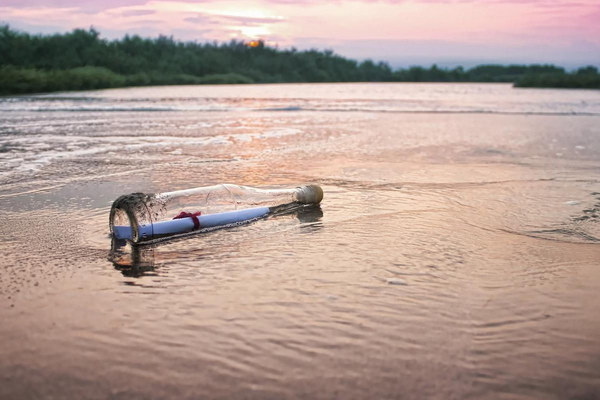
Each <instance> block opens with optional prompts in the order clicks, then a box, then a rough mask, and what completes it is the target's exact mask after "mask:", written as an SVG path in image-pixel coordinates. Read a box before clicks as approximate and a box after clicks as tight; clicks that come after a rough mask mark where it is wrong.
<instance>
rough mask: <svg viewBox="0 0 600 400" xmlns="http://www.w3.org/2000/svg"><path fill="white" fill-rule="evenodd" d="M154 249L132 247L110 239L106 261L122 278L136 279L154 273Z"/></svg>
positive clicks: (124, 241) (121, 241)
mask: <svg viewBox="0 0 600 400" xmlns="http://www.w3.org/2000/svg"><path fill="white" fill-rule="evenodd" d="M154 247H155V246H153V245H148V246H132V245H131V243H129V242H128V241H126V240H119V239H112V243H111V248H110V253H109V255H108V259H109V261H110V262H112V263H113V265H114V267H115V269H117V270H119V271H121V273H122V274H123V275H124V276H127V277H133V278H138V277H141V276H144V275H148V274H149V273H151V272H153V271H154V259H155V255H154Z"/></svg>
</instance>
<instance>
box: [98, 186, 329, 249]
mask: <svg viewBox="0 0 600 400" xmlns="http://www.w3.org/2000/svg"><path fill="white" fill-rule="evenodd" d="M322 199H323V190H322V189H321V187H320V186H318V185H305V186H299V187H297V188H295V189H259V188H254V187H249V186H239V185H233V184H219V185H214V186H205V187H198V188H193V189H183V190H177V191H174V192H165V193H132V194H128V195H124V196H121V197H119V198H118V199H116V200H115V201H114V202H113V205H112V208H111V210H110V221H109V225H110V231H111V235H112V236H113V238H114V239H118V240H129V241H131V242H132V243H141V242H145V241H150V240H153V239H157V238H160V237H165V236H171V235H180V234H186V233H189V232H192V231H195V230H199V229H204V228H212V227H216V226H223V225H230V224H235V223H240V222H244V221H250V220H253V219H257V218H261V217H265V216H266V215H268V214H270V213H272V212H273V211H275V210H276V209H277V208H279V207H281V206H285V205H294V204H295V205H306V204H319V203H320V202H321V200H322Z"/></svg>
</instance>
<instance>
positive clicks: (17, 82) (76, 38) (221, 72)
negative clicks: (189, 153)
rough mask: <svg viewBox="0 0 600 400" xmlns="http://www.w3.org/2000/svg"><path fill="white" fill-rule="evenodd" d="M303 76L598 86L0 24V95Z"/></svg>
mask: <svg viewBox="0 0 600 400" xmlns="http://www.w3.org/2000/svg"><path fill="white" fill-rule="evenodd" d="M303 82H307V83H308V82H310V83H315V82H505V83H512V84H514V86H515V87H536V88H577V89H600V74H599V72H598V68H596V67H594V66H587V67H582V68H579V69H578V70H576V71H572V72H567V71H566V70H565V69H564V68H562V67H557V66H554V65H506V66H505V65H480V66H476V67H473V68H470V69H464V68H463V67H456V68H452V69H446V68H440V67H438V66H437V65H435V64H434V65H433V66H431V67H429V68H425V67H419V66H414V67H410V68H405V69H397V70H393V69H392V68H391V67H390V66H389V65H388V64H387V63H385V62H374V61H372V60H366V61H362V62H358V61H355V60H351V59H347V58H344V57H341V56H339V55H336V54H335V53H333V52H332V51H329V50H325V51H319V50H307V51H298V50H296V49H289V50H279V49H277V48H272V47H268V46H265V44H264V43H263V42H262V41H252V42H248V43H246V42H242V41H231V42H228V43H196V42H181V41H176V40H174V39H173V38H172V37H165V36H159V37H158V38H156V39H146V38H141V37H139V36H125V37H124V38H123V39H120V40H113V41H107V40H104V39H101V38H100V34H99V32H97V31H96V30H94V29H89V30H83V29H75V30H73V31H72V32H70V33H65V34H56V35H30V34H28V33H24V32H19V31H16V30H13V29H11V28H10V27H9V26H8V25H4V26H0V95H14V94H28V93H47V92H56V91H73V90H92V89H106V88H116V87H128V86H149V85H199V84H245V83H303Z"/></svg>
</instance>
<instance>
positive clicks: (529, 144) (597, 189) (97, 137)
mask: <svg viewBox="0 0 600 400" xmlns="http://www.w3.org/2000/svg"><path fill="white" fill-rule="evenodd" d="M598 107H600V93H599V92H597V91H577V90H566V91H555V90H529V89H527V90H525V89H523V90H515V89H512V88H511V87H510V86H509V85H477V84H468V85H460V84H459V85H454V84H441V85H433V84H432V85H402V84H389V85H388V84H378V85H368V84H357V85H266V86H260V85H257V86H253V85H249V86H244V87H234V86H230V87H229V86H228V87H205V86H202V87H177V88H170V87H165V88H134V89H118V90H114V91H112V90H107V91H98V92H89V93H77V94H73V93H69V94H55V95H52V96H26V97H25V98H8V99H1V100H0V111H1V115H0V121H1V123H0V220H1V221H2V223H1V224H0V237H2V241H1V242H0V253H1V255H2V261H1V265H2V271H1V273H0V299H2V300H3V302H2V304H4V306H0V318H1V319H2V321H3V323H2V324H0V337H1V338H2V341H1V343H0V380H2V384H0V398H2V399H4V398H7V399H12V398H80V399H106V398H127V399H129V398H153V399H154V398H155V399H171V398H177V399H197V398H233V399H236V398H240V399H241V398H244V399H271V398H277V399H280V398H310V399H330V398H361V399H363V398H382V399H383V398H385V399H389V398H394V399H395V398H406V399H423V398H431V399H467V398H469V399H497V398H503V399H556V400H559V399H560V400H562V399H595V398H599V397H600V392H599V391H598V388H599V387H600V374H599V372H598V371H600V351H599V349H600V318H598V311H597V310H598V309H599V308H600V298H599V297H598V292H599V291H600V269H599V268H598V260H600V245H599V240H600V217H599V215H600V212H599V211H598V210H599V209H600V194H599V193H600V169H599V168H598V163H599V161H600V130H599V129H600V128H599V127H600V120H599V118H600V116H599V115H598V114H599V112H598V109H599V108H598ZM147 109H151V110H153V111H140V110H147ZM210 109H218V110H219V111H218V112H216V111H210ZM161 110H162V111H161ZM414 111H418V112H414ZM305 182H315V183H317V184H320V185H321V186H322V187H323V189H324V191H325V198H324V201H323V203H322V204H321V207H320V208H319V207H312V208H311V207H303V208H299V209H287V208H283V209H280V210H278V211H277V212H275V213H273V215H271V216H269V217H268V218H264V219H260V220H257V221H254V222H252V223H249V224H245V225H240V226H235V227H228V228H227V229H218V230H213V231H210V232H201V233H197V234H193V235H189V236H187V237H182V238H177V239H172V240H165V241H162V242H160V243H156V244H151V245H144V246H137V247H131V246H130V245H128V244H126V243H118V242H113V243H111V241H110V237H109V235H108V233H109V231H108V215H109V210H110V205H111V202H112V201H113V200H114V199H116V198H117V197H119V196H120V195H122V194H126V193H132V192H147V193H159V192H165V191H171V190H177V189H185V188H190V187H198V186H207V185H211V184H216V183H238V184H245V185H249V186H259V187H265V188H267V187H268V188H286V187H290V186H293V185H296V184H301V183H305ZM109 249H110V251H109Z"/></svg>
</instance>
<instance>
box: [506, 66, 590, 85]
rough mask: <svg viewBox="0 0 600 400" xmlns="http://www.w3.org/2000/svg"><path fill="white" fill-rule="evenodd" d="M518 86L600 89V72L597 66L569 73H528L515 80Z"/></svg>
mask: <svg viewBox="0 0 600 400" xmlns="http://www.w3.org/2000/svg"><path fill="white" fill-rule="evenodd" d="M515 86H516V87H553V88H580V89H600V74H599V73H598V68H596V67H591V66H590V67H583V68H579V69H578V70H577V71H575V72H573V73H571V74H567V73H565V72H562V73H561V72H544V73H539V74H532V73H527V74H524V75H523V76H521V77H520V78H519V79H517V80H516V82H515Z"/></svg>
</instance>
